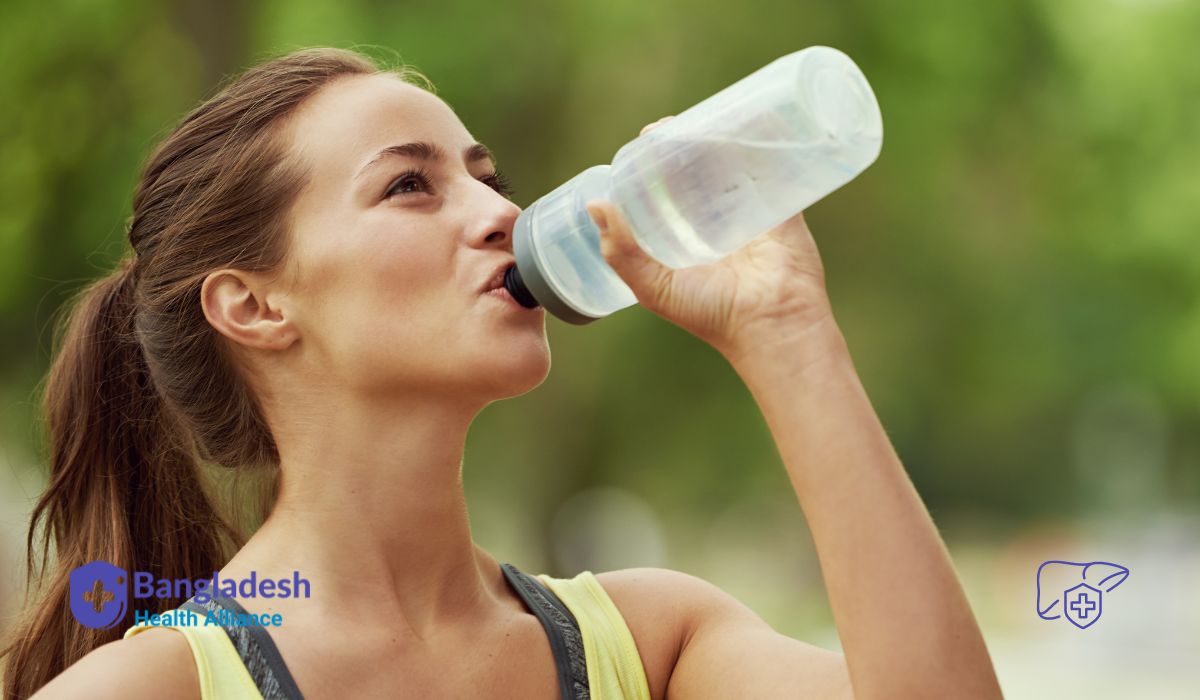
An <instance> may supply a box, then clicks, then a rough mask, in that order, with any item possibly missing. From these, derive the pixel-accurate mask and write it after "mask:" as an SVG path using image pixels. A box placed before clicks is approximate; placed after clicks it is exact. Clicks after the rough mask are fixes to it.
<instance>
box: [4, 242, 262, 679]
mask: <svg viewBox="0 0 1200 700" xmlns="http://www.w3.org/2000/svg"><path fill="white" fill-rule="evenodd" d="M135 263H136V260H135V259H132V258H130V259H126V260H124V261H123V262H122V264H121V267H120V269H118V270H117V271H116V272H114V273H113V274H111V275H109V276H108V277H106V278H104V279H102V280H100V281H98V282H96V283H94V284H92V285H91V286H90V287H88V288H86V289H84V290H83V292H82V293H81V294H80V295H79V296H78V297H77V299H76V301H75V303H74V304H73V306H74V308H73V310H72V311H71V313H70V314H69V315H68V316H67V318H66V321H65V323H64V324H63V325H62V326H61V327H60V328H59V331H58V334H57V335H58V336H59V340H58V343H57V345H58V352H57V356H56V357H55V360H54V362H53V364H52V366H51V369H50V374H49V377H48V379H47V382H46V388H45V394H44V399H43V411H44V416H45V421H46V430H47V435H48V438H49V465H50V475H49V485H48V487H47V489H46V491H45V492H44V493H43V495H42V496H41V498H40V499H39V500H38V502H37V504H36V506H35V507H34V509H33V515H32V518H31V523H30V530H29V537H28V540H27V543H26V544H27V553H26V563H27V566H28V571H27V581H26V582H27V585H28V586H29V591H30V594H31V595H33V594H34V593H35V592H36V593H38V594H39V601H38V604H37V605H34V606H31V607H30V608H29V609H28V612H27V616H26V617H25V618H24V619H23V620H20V621H19V622H18V624H17V627H16V629H15V630H14V632H13V637H12V640H11V642H10V644H9V645H8V646H7V648H5V649H4V651H3V654H4V655H5V656H7V657H8V663H7V664H6V667H5V672H4V687H5V697H6V698H24V697H27V696H29V695H31V694H32V693H33V692H35V691H36V690H37V689H38V688H40V687H42V686H43V685H45V684H46V683H47V682H49V681H50V680H51V679H52V678H54V676H56V675H58V674H59V673H61V672H62V671H63V670H64V669H66V668H67V667H68V666H70V665H71V664H72V663H74V662H75V661H77V660H79V659H80V658H81V657H82V656H84V655H85V654H86V653H87V652H89V651H91V650H92V649H94V648H95V647H97V646H99V645H100V644H104V643H106V642H110V641H114V640H116V639H119V638H120V636H121V634H122V633H123V631H124V626H123V625H117V626H114V627H112V628H109V629H106V630H96V629H89V628H87V627H84V626H83V625H81V624H79V623H78V622H77V621H76V620H75V619H74V618H73V617H72V614H71V605H70V600H69V598H68V596H69V595H70V585H69V576H70V572H71V571H72V570H73V569H75V568H76V567H78V566H82V565H83V564H87V563H88V562H91V561H96V560H102V561H107V562H110V563H112V564H114V565H116V566H118V567H120V568H122V569H125V570H126V571H130V572H132V571H135V570H138V571H149V572H152V573H153V574H154V576H155V577H156V578H170V579H175V578H197V577H202V576H207V575H210V574H211V573H212V572H213V571H215V570H217V569H219V568H220V567H221V566H222V565H223V564H224V562H225V561H226V557H227V556H228V555H229V554H230V553H231V552H232V549H230V547H232V546H236V544H238V543H239V542H240V539H241V538H240V535H239V534H238V533H236V532H235V530H234V529H233V528H232V527H231V526H229V525H228V524H227V523H226V521H225V520H224V519H223V518H221V517H220V516H219V515H218V513H217V511H216V509H215V507H214V505H213V502H212V500H211V499H210V497H209V495H208V493H207V492H206V490H205V489H204V488H203V485H202V482H201V479H200V475H199V472H198V467H197V462H196V460H195V459H194V458H193V453H192V451H191V450H189V449H187V448H186V447H185V446H184V440H183V439H182V438H183V437H184V436H183V435H182V434H181V431H180V430H179V428H178V426H177V425H176V424H175V422H174V421H172V420H171V418H170V415H169V413H168V411H166V410H165V405H164V403H163V402H162V400H161V398H160V397H159V396H158V394H157V392H156V391H155V389H154V386H153V383H152V380H151V377H150V373H149V371H148V369H147V366H146V362H145V360H144V358H143V355H142V349H141V346H140V343H139V341H138V337H137V333H136V331H135V324H134V321H135V314H136V307H137V305H136V301H135V294H136V282H137V269H136V264H135ZM39 525H40V526H41V527H40V530H39ZM39 539H40V546H39ZM51 544H53V547H54V556H55V558H56V559H57V562H56V565H55V566H54V567H53V571H52V572H50V575H49V577H48V578H47V577H46V574H47V566H46V565H47V563H48V561H49V557H50V546H51ZM39 550H40V552H39ZM35 581H41V582H42V585H41V586H39V587H37V588H40V589H41V590H36V591H35V586H34V585H33V584H34V582H35ZM181 602H182V601H178V600H167V599H163V600H157V599H155V600H154V603H155V604H156V605H157V606H158V609H157V610H156V612H157V611H162V610H167V609H170V608H173V607H176V606H177V605H179V604H180V603H181Z"/></svg>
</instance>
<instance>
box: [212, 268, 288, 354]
mask: <svg viewBox="0 0 1200 700" xmlns="http://www.w3.org/2000/svg"><path fill="white" fill-rule="evenodd" d="M282 297H283V295H280V294H278V292H277V290H274V289H273V288H272V287H271V286H270V285H269V284H268V283H267V281H266V278H264V277H260V276H259V275H256V274H254V273H252V272H246V271H245V270H235V269H232V268H226V269H222V270H217V271H216V272H212V273H210V274H209V275H208V277H205V278H204V284H203V285H202V286H201V287H200V303H201V305H202V306H203V308H204V316H205V318H207V319H208V322H209V323H210V324H211V325H212V327H213V328H215V329H217V332H218V333H220V334H221V335H223V336H225V337H227V338H229V339H230V340H232V341H234V342H235V343H238V344H239V345H244V346H246V347H251V348H259V349H262V350H284V349H286V348H288V347H289V346H291V344H292V343H294V342H296V341H297V340H298V339H299V337H300V336H299V331H298V329H297V328H296V324H295V323H294V322H293V321H292V319H291V318H289V315H288V314H287V313H286V312H285V310H284V308H283V306H282V304H280V303H279V302H278V301H277V299H281V298H282Z"/></svg>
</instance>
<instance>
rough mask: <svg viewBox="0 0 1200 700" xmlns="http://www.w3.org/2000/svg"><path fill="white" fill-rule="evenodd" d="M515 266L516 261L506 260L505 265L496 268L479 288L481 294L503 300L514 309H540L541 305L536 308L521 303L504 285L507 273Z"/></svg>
mask: <svg viewBox="0 0 1200 700" xmlns="http://www.w3.org/2000/svg"><path fill="white" fill-rule="evenodd" d="M513 267H516V262H515V261H514V262H506V263H504V264H503V265H501V266H500V267H498V268H496V271H495V272H494V273H493V274H492V276H491V277H490V278H488V281H487V282H485V283H484V284H483V286H482V287H480V289H479V294H480V296H485V297H493V298H495V299H496V300H497V301H499V302H501V303H502V304H504V305H506V306H509V307H510V308H512V309H516V310H520V311H524V312H526V313H534V312H537V311H540V310H541V307H535V308H532V309H529V308H526V307H525V306H523V305H522V304H521V302H519V301H517V300H516V299H515V298H514V297H513V295H512V294H511V293H510V292H509V291H508V288H507V287H505V286H504V277H505V274H506V273H507V272H508V271H509V270H510V269H511V268H513Z"/></svg>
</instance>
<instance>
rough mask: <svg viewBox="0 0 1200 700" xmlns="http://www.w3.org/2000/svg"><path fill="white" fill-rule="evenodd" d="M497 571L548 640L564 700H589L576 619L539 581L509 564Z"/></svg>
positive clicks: (580, 636)
mask: <svg viewBox="0 0 1200 700" xmlns="http://www.w3.org/2000/svg"><path fill="white" fill-rule="evenodd" d="M500 568H501V569H503V570H504V576H505V578H507V579H508V582H509V584H510V585H512V587H513V589H514V590H516V592H517V594H518V595H520V596H521V599H522V600H524V601H525V606H526V607H528V608H529V611H530V612H532V613H533V614H534V615H535V616H537V619H538V621H540V622H541V623H542V627H543V628H544V629H545V630H546V635H547V636H548V637H549V638H550V649H551V650H552V651H553V652H554V662H555V665H556V666H557V667H558V685H559V689H560V690H561V694H562V698H563V700H589V698H590V697H591V695H590V691H589V690H588V674H587V657H586V656H585V654H584V649H583V635H581V634H580V633H579V623H578V622H577V621H576V620H575V616H574V615H572V614H571V611H570V610H568V609H567V606H565V605H563V602H562V601H561V600H559V599H558V596H556V595H554V592H553V591H551V590H550V589H549V588H546V586H544V585H543V584H542V582H541V581H538V580H537V579H536V578H534V577H532V576H529V575H527V574H525V573H522V572H521V571H520V570H518V569H517V567H515V566H513V565H512V564H507V563H505V564H501V565H500Z"/></svg>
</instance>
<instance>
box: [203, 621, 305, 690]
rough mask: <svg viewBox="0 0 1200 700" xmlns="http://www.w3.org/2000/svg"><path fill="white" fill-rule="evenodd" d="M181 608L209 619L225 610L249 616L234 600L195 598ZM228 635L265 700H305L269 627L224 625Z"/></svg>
mask: <svg viewBox="0 0 1200 700" xmlns="http://www.w3.org/2000/svg"><path fill="white" fill-rule="evenodd" d="M179 607H180V608H183V609H186V610H191V611H193V612H195V613H196V614H198V615H202V616H207V615H208V614H209V613H210V612H211V613H213V614H216V615H219V614H220V612H221V610H222V609H224V610H226V611H227V612H230V613H233V614H234V615H249V613H248V612H246V609H245V608H243V607H242V606H241V605H240V604H239V603H238V602H237V601H236V600H234V599H233V598H215V599H210V600H208V601H206V602H204V603H197V602H196V600H195V598H191V599H189V600H188V601H187V602H185V603H184V604H183V605H181V606H179ZM222 628H224V630H225V634H227V635H229V639H230V640H231V641H232V642H233V646H234V647H235V648H236V649H237V652H238V656H240V657H242V663H243V664H245V665H246V670H247V671H249V672H250V677H251V678H252V679H254V685H256V686H257V687H258V692H259V693H260V694H261V695H262V696H263V700H304V695H303V694H301V693H300V688H299V686H297V685H296V681H295V679H294V678H292V674H291V672H290V671H288V667H287V664H285V663H283V656H281V655H280V653H279V648H278V647H276V646H275V640H273V639H271V635H270V634H269V633H268V632H267V630H266V628H263V627H259V626H257V625H255V626H248V627H235V626H225V625H222Z"/></svg>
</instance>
